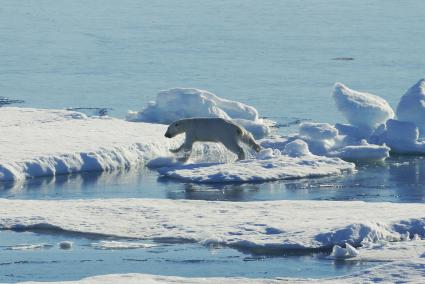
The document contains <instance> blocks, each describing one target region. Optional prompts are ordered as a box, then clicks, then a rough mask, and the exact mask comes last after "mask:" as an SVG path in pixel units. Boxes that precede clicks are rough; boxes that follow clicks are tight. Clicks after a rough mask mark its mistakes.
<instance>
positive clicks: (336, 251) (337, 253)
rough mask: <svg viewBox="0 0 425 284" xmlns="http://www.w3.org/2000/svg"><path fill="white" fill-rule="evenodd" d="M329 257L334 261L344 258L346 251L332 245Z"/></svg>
mask: <svg viewBox="0 0 425 284" xmlns="http://www.w3.org/2000/svg"><path fill="white" fill-rule="evenodd" d="M331 256H332V257H334V258H336V259H341V258H346V257H347V250H346V249H345V248H343V247H340V246H339V245H334V247H333V248H332V253H331Z"/></svg>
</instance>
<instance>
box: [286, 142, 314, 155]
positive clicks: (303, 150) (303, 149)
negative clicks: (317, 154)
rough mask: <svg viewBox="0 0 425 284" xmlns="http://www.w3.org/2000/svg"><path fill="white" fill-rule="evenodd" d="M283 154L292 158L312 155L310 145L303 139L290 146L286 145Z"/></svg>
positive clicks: (291, 143) (289, 144)
mask: <svg viewBox="0 0 425 284" xmlns="http://www.w3.org/2000/svg"><path fill="white" fill-rule="evenodd" d="M283 153H284V154H285V155H288V156H290V157H302V156H308V155H311V153H310V151H309V150H308V145H307V143H305V142H304V141H303V140H301V139H296V140H294V141H292V142H290V143H288V144H286V146H285V148H284V150H283Z"/></svg>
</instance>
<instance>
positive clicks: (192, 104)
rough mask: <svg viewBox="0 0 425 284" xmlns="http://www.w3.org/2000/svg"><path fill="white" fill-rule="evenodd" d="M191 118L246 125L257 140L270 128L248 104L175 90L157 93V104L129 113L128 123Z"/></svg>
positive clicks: (189, 91)
mask: <svg viewBox="0 0 425 284" xmlns="http://www.w3.org/2000/svg"><path fill="white" fill-rule="evenodd" d="M191 117H219V118H224V119H229V120H235V121H234V122H235V123H237V124H239V125H241V126H243V127H244V128H245V129H247V130H248V131H250V132H251V133H252V134H253V135H254V137H255V138H256V139H260V138H263V137H265V136H267V135H268V134H269V133H270V128H269V127H268V125H267V124H266V123H265V122H264V121H263V120H261V119H259V117H258V111H257V110H256V109H255V108H254V107H252V106H249V105H246V104H243V103H240V102H236V101H231V100H226V99H223V98H220V97H218V96H216V95H214V94H212V93H210V92H208V91H205V90H198V89H191V88H174V89H169V90H165V91H161V92H159V93H158V95H157V97H156V101H155V102H151V103H149V105H148V106H147V107H146V108H144V109H143V110H141V111H138V112H135V111H129V112H128V113H127V120H129V121H144V122H153V123H163V124H169V123H171V122H173V121H176V120H179V119H183V118H191Z"/></svg>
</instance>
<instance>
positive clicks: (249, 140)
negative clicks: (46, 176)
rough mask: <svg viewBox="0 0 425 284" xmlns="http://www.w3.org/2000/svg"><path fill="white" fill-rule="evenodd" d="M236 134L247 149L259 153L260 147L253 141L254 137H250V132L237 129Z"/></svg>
mask: <svg viewBox="0 0 425 284" xmlns="http://www.w3.org/2000/svg"><path fill="white" fill-rule="evenodd" d="M238 134H239V137H240V140H241V141H242V142H244V143H245V144H247V145H248V146H249V147H251V148H252V149H254V150H255V151H256V152H260V151H261V146H260V145H258V144H257V142H256V141H255V139H254V137H252V134H251V133H250V132H248V131H246V130H245V129H242V128H239V129H238Z"/></svg>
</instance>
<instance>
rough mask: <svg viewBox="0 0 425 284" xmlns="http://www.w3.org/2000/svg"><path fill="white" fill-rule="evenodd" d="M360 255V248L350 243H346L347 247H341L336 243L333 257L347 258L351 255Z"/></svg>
mask: <svg viewBox="0 0 425 284" xmlns="http://www.w3.org/2000/svg"><path fill="white" fill-rule="evenodd" d="M358 255H359V252H358V250H356V249H355V248H354V247H352V246H351V245H350V244H348V243H346V244H345V248H343V247H340V246H339V245H334V246H333V248H332V253H331V257H333V258H335V259H346V258H351V257H356V256H358Z"/></svg>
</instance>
